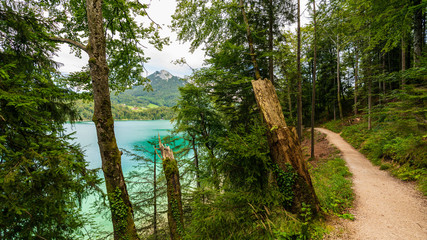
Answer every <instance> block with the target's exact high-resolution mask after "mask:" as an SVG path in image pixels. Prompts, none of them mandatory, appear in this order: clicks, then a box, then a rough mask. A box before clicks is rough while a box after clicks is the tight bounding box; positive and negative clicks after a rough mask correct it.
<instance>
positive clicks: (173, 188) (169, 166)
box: [159, 136, 184, 240]
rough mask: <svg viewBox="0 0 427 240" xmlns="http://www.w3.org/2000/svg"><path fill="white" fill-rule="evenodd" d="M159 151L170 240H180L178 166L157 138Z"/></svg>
mask: <svg viewBox="0 0 427 240" xmlns="http://www.w3.org/2000/svg"><path fill="white" fill-rule="evenodd" d="M159 150H160V152H161V154H162V156H161V157H162V163H163V164H162V165H163V171H164V173H165V177H166V187H167V190H166V191H167V196H168V224H169V230H170V239H171V240H176V239H182V237H183V236H184V216H183V211H182V200H181V184H180V182H179V170H178V165H177V162H176V160H175V157H174V155H173V151H172V149H171V148H170V147H169V146H164V145H163V144H162V141H161V140H160V136H159Z"/></svg>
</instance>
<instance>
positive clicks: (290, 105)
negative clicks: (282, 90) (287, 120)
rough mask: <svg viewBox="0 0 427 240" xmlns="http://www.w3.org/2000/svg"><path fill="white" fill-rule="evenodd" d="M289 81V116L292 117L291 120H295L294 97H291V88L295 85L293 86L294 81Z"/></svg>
mask: <svg viewBox="0 0 427 240" xmlns="http://www.w3.org/2000/svg"><path fill="white" fill-rule="evenodd" d="M288 79H289V83H288V107H289V116H290V117H291V119H292V118H293V115H292V97H291V86H292V85H293V84H292V81H291V80H290V78H288Z"/></svg>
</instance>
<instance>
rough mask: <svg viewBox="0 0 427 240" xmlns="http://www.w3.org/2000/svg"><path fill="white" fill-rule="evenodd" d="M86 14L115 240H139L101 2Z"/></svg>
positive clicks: (89, 5)
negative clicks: (111, 82) (111, 86)
mask: <svg viewBox="0 0 427 240" xmlns="http://www.w3.org/2000/svg"><path fill="white" fill-rule="evenodd" d="M86 10H87V16H88V26H89V44H88V46H87V47H86V50H87V53H88V55H89V66H90V75H91V79H92V87H93V98H94V103H95V106H94V115H93V122H94V123H95V127H96V132H97V136H98V145H99V150H100V153H101V159H102V170H103V172H104V177H105V184H106V188H107V193H108V200H109V203H110V209H111V215H112V221H113V228H114V239H139V237H138V235H137V233H136V229H135V223H134V220H133V210H132V205H131V202H130V201H129V195H128V192H127V189H126V183H125V180H124V177H123V171H122V166H121V152H120V150H119V148H118V146H117V142H116V137H115V134H114V120H113V115H112V113H111V102H110V90H109V85H108V73H109V68H108V64H107V57H106V39H105V34H104V26H103V24H104V23H103V16H102V0H87V1H86Z"/></svg>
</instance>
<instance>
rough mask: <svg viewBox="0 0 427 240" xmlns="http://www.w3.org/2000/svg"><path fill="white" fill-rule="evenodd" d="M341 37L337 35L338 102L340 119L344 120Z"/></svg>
mask: <svg viewBox="0 0 427 240" xmlns="http://www.w3.org/2000/svg"><path fill="white" fill-rule="evenodd" d="M338 41H339V36H338V35H337V101H338V110H339V113H340V119H343V115H342V105H341V80H340V46H339V45H338Z"/></svg>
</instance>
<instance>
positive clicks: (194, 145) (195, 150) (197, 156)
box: [191, 136, 200, 189]
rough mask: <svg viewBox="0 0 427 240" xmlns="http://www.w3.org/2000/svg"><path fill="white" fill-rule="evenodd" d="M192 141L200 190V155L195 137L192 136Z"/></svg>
mask: <svg viewBox="0 0 427 240" xmlns="http://www.w3.org/2000/svg"><path fill="white" fill-rule="evenodd" d="M191 139H192V141H191V144H192V148H193V152H194V167H195V168H196V183H197V189H200V175H199V174H200V171H199V155H198V154H197V147H196V138H195V137H194V136H191Z"/></svg>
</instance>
